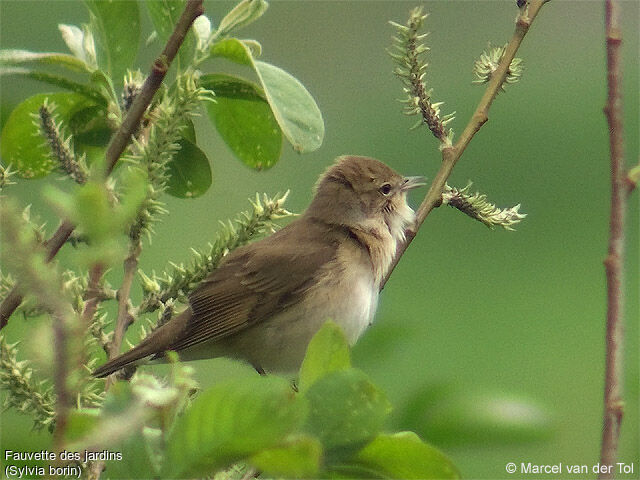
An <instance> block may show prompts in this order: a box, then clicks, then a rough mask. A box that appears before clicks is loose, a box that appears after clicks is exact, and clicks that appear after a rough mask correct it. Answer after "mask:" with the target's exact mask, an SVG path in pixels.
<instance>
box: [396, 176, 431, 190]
mask: <svg viewBox="0 0 640 480" xmlns="http://www.w3.org/2000/svg"><path fill="white" fill-rule="evenodd" d="M426 184H427V179H426V178H424V177H404V183H403V184H402V186H401V187H400V190H402V191H403V192H404V191H407V190H413V189H414V188H418V187H422V186H423V185H426Z"/></svg>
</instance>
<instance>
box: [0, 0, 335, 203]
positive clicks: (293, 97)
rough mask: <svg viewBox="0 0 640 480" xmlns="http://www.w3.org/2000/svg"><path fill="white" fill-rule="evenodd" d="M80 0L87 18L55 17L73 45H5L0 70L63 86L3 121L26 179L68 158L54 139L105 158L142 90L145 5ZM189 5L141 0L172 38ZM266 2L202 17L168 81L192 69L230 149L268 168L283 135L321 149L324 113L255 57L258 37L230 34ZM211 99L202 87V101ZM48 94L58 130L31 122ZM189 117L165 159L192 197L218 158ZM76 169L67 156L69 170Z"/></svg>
mask: <svg viewBox="0 0 640 480" xmlns="http://www.w3.org/2000/svg"><path fill="white" fill-rule="evenodd" d="M84 3H85V5H86V7H87V10H88V13H89V22H88V23H87V24H84V25H82V26H80V27H78V26H74V25H64V24H61V25H59V30H60V33H61V35H62V38H63V40H64V41H65V43H66V44H67V47H68V48H69V51H70V53H58V52H30V51H26V50H16V49H13V50H0V75H14V76H21V77H28V78H33V79H36V80H39V81H41V82H43V83H46V84H49V85H52V86H54V87H57V88H61V89H62V90H63V91H62V92H55V93H40V94H37V95H34V96H32V97H29V98H28V99H26V100H24V101H23V102H22V103H20V104H19V105H18V106H17V107H16V108H15V109H14V111H13V112H12V113H11V115H10V116H9V118H8V120H7V122H6V124H5V125H4V126H3V129H2V144H1V145H0V154H1V155H2V159H3V163H4V165H5V167H6V166H8V165H11V166H12V168H13V170H14V171H15V172H16V173H17V174H18V175H19V176H21V177H23V178H39V177H43V176H45V175H48V174H49V173H50V172H51V171H53V170H54V169H56V168H57V167H61V165H58V163H60V162H61V163H64V159H60V158H56V155H55V149H54V152H53V154H52V152H51V148H50V147H49V145H64V146H66V147H67V153H68V155H67V157H69V156H71V157H73V156H77V157H78V158H83V159H84V158H85V157H86V160H87V163H88V164H89V165H92V164H95V163H97V162H100V161H101V159H103V158H104V155H105V151H106V147H107V144H108V142H109V140H110V138H111V136H112V135H113V133H114V132H115V131H116V130H117V129H118V128H119V127H120V125H121V123H122V121H123V119H124V117H125V115H126V113H127V109H128V107H129V106H130V105H131V102H132V100H133V98H134V97H135V95H136V94H137V93H138V92H139V91H140V86H141V81H142V79H141V76H140V75H139V74H136V73H135V70H134V66H133V62H134V60H135V58H136V56H137V48H138V45H139V43H140V36H141V16H142V14H143V11H142V9H141V4H139V2H136V1H132V2H115V3H114V2H104V1H99V0H86V1H85V2H84ZM185 4H186V0H180V1H169V0H161V1H147V2H144V6H145V8H146V10H147V13H148V15H149V17H150V19H151V22H152V24H153V26H154V28H155V34H154V37H153V38H156V39H159V40H167V39H168V38H169V36H170V34H171V32H172V31H173V27H174V24H175V22H176V21H177V19H178V18H179V16H180V13H181V12H182V10H183V9H184V5H185ZM267 6H268V4H267V3H266V2H265V1H264V0H243V1H241V2H240V3H239V4H238V5H237V6H236V7H235V8H233V9H232V10H231V11H230V12H229V13H228V14H227V15H226V16H225V17H223V18H222V19H221V20H220V23H219V25H218V27H217V28H214V26H213V22H212V21H211V20H210V19H209V18H207V17H206V16H204V15H202V16H201V17H199V18H198V19H197V21H196V22H195V25H194V28H193V29H192V30H191V31H189V33H188V35H187V37H186V38H185V40H184V42H183V44H182V47H181V49H180V51H179V56H178V59H177V62H176V63H177V68H176V70H175V76H174V78H175V81H174V83H173V85H172V86H170V87H169V88H168V90H169V91H172V90H174V89H176V88H178V87H179V83H180V78H182V77H183V76H184V74H185V73H188V72H191V73H189V76H190V78H192V79H194V80H195V81H197V82H198V83H199V86H200V87H201V88H204V89H208V90H211V91H213V93H214V94H215V95H216V100H215V101H213V102H206V104H207V112H208V117H209V119H210V120H211V122H212V124H213V126H214V127H215V128H216V129H217V130H218V132H219V133H220V136H221V137H222V139H223V140H224V142H225V143H226V144H227V146H228V147H229V148H230V149H231V151H232V152H233V153H234V155H235V156H236V157H237V158H238V159H239V160H241V161H242V162H243V163H244V164H246V165H248V166H249V167H251V168H255V169H266V168H270V167H272V166H273V165H274V164H275V163H276V162H277V161H278V160H279V158H280V156H281V154H282V140H283V138H286V139H287V141H288V142H289V143H290V144H291V145H292V146H293V148H294V149H295V150H296V151H298V152H309V151H313V150H315V149H317V148H318V147H319V146H320V144H321V143H322V140H323V137H324V122H323V119H322V115H321V113H320V110H319V108H318V106H317V105H316V103H315V101H314V100H313V98H312V97H311V95H310V94H309V92H307V90H306V89H305V87H304V86H303V85H302V84H301V83H300V82H299V81H298V80H297V79H296V78H294V77H293V76H291V75H290V74H289V73H287V72H285V71H284V70H282V69H280V68H279V67H276V66H274V65H271V64H269V63H267V62H264V61H261V60H258V59H257V58H258V57H259V56H260V55H261V53H262V47H261V46H260V44H259V43H258V42H257V41H255V40H245V39H238V38H236V37H234V35H235V34H236V33H237V31H238V30H239V29H241V28H242V27H244V26H246V25H248V24H250V23H251V22H253V21H255V20H257V19H258V18H259V17H260V16H261V15H262V14H263V13H264V12H265V11H266V9H267ZM217 58H225V59H227V60H230V61H232V62H235V63H239V64H242V65H244V66H246V67H248V69H249V70H250V71H253V73H252V74H253V75H255V76H256V77H257V79H258V84H256V83H254V82H252V81H250V80H247V79H245V78H242V77H238V76H232V75H228V74H225V73H222V72H209V71H207V70H205V68H204V67H205V66H206V65H207V64H208V63H209V62H208V61H209V60H210V59H217ZM218 64H219V62H218ZM250 75H251V73H250ZM198 79H199V80H198ZM118 92H121V93H120V94H118ZM163 96H166V91H160V92H159V93H158V98H156V99H155V100H154V103H153V104H152V106H151V108H150V109H149V111H148V112H147V115H146V117H145V120H144V125H147V126H151V127H153V125H154V123H155V121H156V120H157V111H156V109H157V108H158V107H159V106H161V105H162V98H163ZM205 98H206V97H205V96H201V98H200V100H204V99H205ZM47 103H48V104H51V105H53V104H55V107H56V111H55V114H56V122H55V125H54V126H55V127H56V129H58V130H61V131H62V132H64V134H62V133H59V137H60V138H57V139H56V138H55V135H53V134H51V128H50V129H49V131H48V132H47V131H45V132H43V131H42V128H41V125H40V123H41V122H34V115H37V114H38V113H39V111H40V110H41V108H42V106H43V105H46V104H47ZM200 103H202V102H200ZM184 126H185V125H184V122H182V124H181V125H175V126H171V128H172V131H171V132H169V136H175V137H177V138H176V139H175V142H171V143H170V145H175V148H174V149H173V150H174V151H173V152H172V155H170V158H169V159H167V161H166V162H165V163H166V165H165V168H166V172H165V177H166V192H167V193H169V194H170V195H173V196H176V197H181V198H193V197H197V196H200V195H202V194H203V193H204V192H206V191H207V189H208V188H209V186H210V185H211V181H212V172H211V163H212V162H211V159H209V158H208V156H207V154H206V153H205V152H204V151H203V150H202V149H201V148H200V147H199V146H198V142H197V139H196V135H195V130H194V129H193V126H192V125H188V127H189V128H184ZM164 128H166V126H164ZM41 133H43V134H45V138H46V139H47V143H48V145H47V143H45V142H44V141H43V139H42V136H41ZM143 134H144V131H139V132H138V139H139V140H140V141H144V135H143ZM58 151H59V149H58ZM133 153H134V154H135V152H133ZM58 157H59V155H58ZM65 165H66V166H64V170H65V171H69V165H68V163H67V164H65ZM3 168H4V167H3ZM74 168H75V166H74V165H71V170H73V169H74Z"/></svg>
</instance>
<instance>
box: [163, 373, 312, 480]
mask: <svg viewBox="0 0 640 480" xmlns="http://www.w3.org/2000/svg"><path fill="white" fill-rule="evenodd" d="M305 415H306V405H305V402H304V399H302V398H301V397H300V396H296V395H294V393H293V391H292V389H291V386H290V384H289V382H288V381H286V380H284V379H282V378H278V377H256V378H253V377H249V378H242V379H239V380H237V381H230V382H225V383H222V384H219V385H215V386H214V387H212V388H211V389H209V390H208V391H206V392H203V393H201V394H200V395H198V397H197V398H196V399H195V401H194V402H193V405H192V406H191V408H189V409H188V410H187V411H186V412H185V413H184V415H182V416H181V417H180V418H178V420H177V421H176V424H175V427H174V429H173V430H172V432H171V434H170V435H169V439H168V446H167V455H166V461H165V469H166V472H165V475H163V476H171V477H174V478H185V477H192V476H198V475H200V474H207V473H211V472H213V471H215V470H216V469H219V468H223V467H225V466H227V465H230V464H231V463H233V462H235V461H238V460H241V459H243V458H246V457H248V456H250V455H253V454H255V453H257V452H259V451H261V450H264V449H267V448H272V447H275V446H276V445H277V444H279V443H280V442H282V441H283V440H284V438H285V436H286V435H288V434H290V433H292V432H293V431H294V430H296V429H297V428H298V427H299V426H300V425H301V424H302V422H303V421H304V418H305Z"/></svg>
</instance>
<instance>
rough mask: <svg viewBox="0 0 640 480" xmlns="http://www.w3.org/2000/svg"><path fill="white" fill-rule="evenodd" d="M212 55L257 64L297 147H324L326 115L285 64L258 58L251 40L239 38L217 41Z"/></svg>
mask: <svg viewBox="0 0 640 480" xmlns="http://www.w3.org/2000/svg"><path fill="white" fill-rule="evenodd" d="M211 55H213V56H220V57H224V58H227V59H228V60H231V61H233V62H236V63H239V64H242V65H246V66H249V67H251V68H253V70H254V71H255V72H256V74H257V75H258V79H259V80H260V83H261V86H262V89H263V90H264V94H265V96H266V100H267V102H269V105H270V106H271V110H272V111H273V114H274V116H275V118H276V121H277V122H278V125H280V128H281V129H282V133H283V134H284V136H285V137H286V138H287V140H289V142H290V143H291V145H292V146H293V148H294V150H296V151H297V152H300V153H303V152H311V151H313V150H316V149H317V148H318V147H320V145H321V144H322V140H323V138H324V122H323V120H322V115H321V113H320V110H319V109H318V106H317V105H316V102H315V101H314V100H313V98H312V97H311V95H309V92H307V90H306V89H305V88H304V86H303V85H302V84H301V83H300V82H299V81H298V80H297V79H295V78H294V77H292V76H291V75H290V74H288V73H287V72H285V71H284V70H282V69H281V68H278V67H276V66H274V65H271V64H269V63H266V62H262V61H260V60H255V59H254V58H253V54H252V52H251V48H250V46H249V45H248V44H247V42H245V41H242V40H238V39H235V38H228V39H226V40H223V41H221V42H219V43H217V44H214V45H213V47H212V48H211Z"/></svg>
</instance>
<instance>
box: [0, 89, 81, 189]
mask: <svg viewBox="0 0 640 480" xmlns="http://www.w3.org/2000/svg"><path fill="white" fill-rule="evenodd" d="M45 99H48V101H49V103H54V104H55V105H56V109H55V113H56V118H57V119H59V120H61V121H63V122H68V121H69V120H70V118H71V117H73V115H74V114H75V113H76V112H78V111H80V110H83V109H85V108H87V107H89V106H91V105H93V102H91V101H90V100H89V99H87V98H86V97H85V96H83V95H79V94H77V93H41V94H38V95H34V96H33V97H29V98H27V99H26V100H25V101H24V102H22V103H21V104H19V105H18V106H17V107H16V108H15V109H14V110H13V112H11V115H10V116H9V119H8V120H7V122H6V124H5V125H4V128H3V129H2V143H0V155H1V156H2V159H3V162H5V163H6V164H10V165H12V167H13V168H14V169H15V170H16V171H17V172H18V174H19V175H20V176H21V177H23V178H39V177H43V176H45V175H47V174H48V173H49V172H50V171H51V170H53V169H54V167H55V164H54V162H53V160H52V159H51V157H50V150H49V146H48V145H46V142H45V139H44V138H43V137H42V136H41V135H40V128H39V127H38V125H37V121H36V120H34V118H33V115H37V113H38V109H39V108H40V107H41V106H42V104H43V103H44V101H45ZM68 133H71V132H68Z"/></svg>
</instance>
